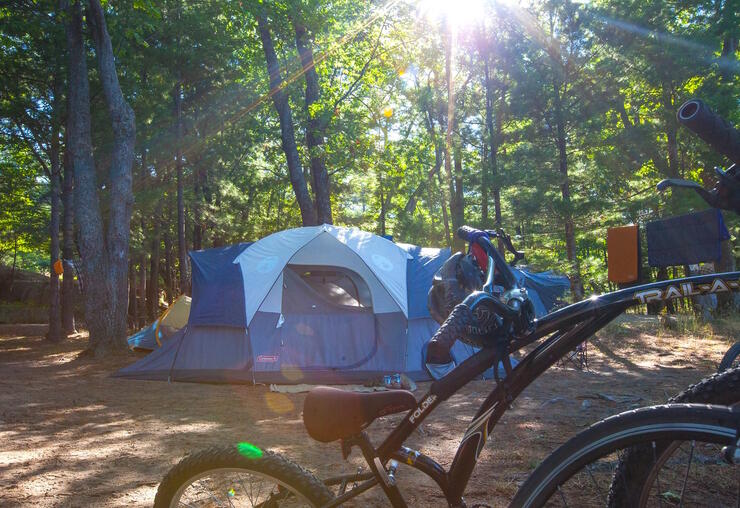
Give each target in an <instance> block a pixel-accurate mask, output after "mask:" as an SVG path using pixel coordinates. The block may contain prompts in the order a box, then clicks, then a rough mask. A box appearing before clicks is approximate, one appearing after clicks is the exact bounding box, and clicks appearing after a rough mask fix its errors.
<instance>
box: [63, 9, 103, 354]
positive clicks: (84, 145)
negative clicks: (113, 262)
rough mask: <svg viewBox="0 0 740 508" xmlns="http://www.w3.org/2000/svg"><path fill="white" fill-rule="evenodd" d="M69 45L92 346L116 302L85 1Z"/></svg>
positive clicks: (72, 143)
mask: <svg viewBox="0 0 740 508" xmlns="http://www.w3.org/2000/svg"><path fill="white" fill-rule="evenodd" d="M67 46H68V50H69V86H68V93H69V111H68V112H67V114H68V115H69V118H68V122H67V129H68V142H69V145H68V146H67V150H69V152H70V154H71V156H70V159H71V161H72V167H73V170H74V176H75V196H74V201H75V215H76V219H77V224H78V226H79V228H80V236H79V240H80V255H81V256H82V277H83V285H84V295H83V296H84V302H85V320H86V324H87V327H88V329H89V331H90V349H91V350H93V351H95V349H96V346H97V344H98V343H101V342H102V341H105V340H106V339H108V338H109V331H110V325H111V324H112V323H111V321H112V320H111V317H112V315H111V304H112V303H113V302H112V301H111V300H110V298H109V297H110V294H109V290H108V284H107V283H109V282H112V281H110V280H108V278H109V275H108V270H107V266H106V265H107V262H106V259H105V253H104V251H103V246H104V240H103V223H102V219H101V216H100V206H99V203H98V191H97V189H98V186H97V181H96V175H95V163H94V160H93V154H92V142H91V137H90V129H91V127H90V88H89V83H88V79H87V62H86V58H85V56H86V55H85V48H84V41H83V38H82V9H81V6H80V3H79V1H77V2H74V3H73V4H72V5H71V7H70V13H69V20H68V23H67Z"/></svg>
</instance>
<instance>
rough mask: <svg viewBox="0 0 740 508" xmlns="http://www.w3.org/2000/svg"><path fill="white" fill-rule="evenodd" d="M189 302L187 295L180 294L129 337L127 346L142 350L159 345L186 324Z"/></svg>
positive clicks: (188, 316)
mask: <svg viewBox="0 0 740 508" xmlns="http://www.w3.org/2000/svg"><path fill="white" fill-rule="evenodd" d="M190 303H191V299H190V297H189V296H185V295H182V296H180V297H179V298H178V299H177V300H175V301H174V302H172V305H170V306H169V308H168V309H167V310H166V311H164V312H163V313H162V315H161V316H159V318H158V319H157V320H156V321H154V322H153V323H152V324H150V325H149V326H147V327H146V328H144V329H142V330H139V331H138V332H137V333H135V334H134V335H132V336H131V337H129V338H128V344H129V347H130V348H131V349H134V350H144V351H151V350H153V349H156V348H157V347H160V346H161V345H162V343H163V342H164V341H166V340H167V339H168V338H169V337H171V336H172V335H173V334H174V333H175V332H177V331H178V330H181V329H183V328H184V327H185V325H187V324H188V319H189V318H190Z"/></svg>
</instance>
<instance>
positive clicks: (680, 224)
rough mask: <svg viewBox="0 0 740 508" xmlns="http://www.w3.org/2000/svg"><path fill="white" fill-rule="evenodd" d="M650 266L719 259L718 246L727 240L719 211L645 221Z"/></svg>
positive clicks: (689, 263)
mask: <svg viewBox="0 0 740 508" xmlns="http://www.w3.org/2000/svg"><path fill="white" fill-rule="evenodd" d="M645 230H646V232H647V243H648V263H649V264H650V266H676V265H693V264H697V263H702V262H707V261H717V260H718V259H719V258H720V243H721V242H722V241H724V240H728V239H729V238H730V233H729V232H728V231H727V227H726V226H725V222H724V219H723V217H722V212H720V211H719V210H718V209H716V208H710V209H709V210H704V211H703V212H696V213H690V214H686V215H679V216H678V217H671V218H670V219H663V220H656V221H653V222H648V223H647V225H646V227H645Z"/></svg>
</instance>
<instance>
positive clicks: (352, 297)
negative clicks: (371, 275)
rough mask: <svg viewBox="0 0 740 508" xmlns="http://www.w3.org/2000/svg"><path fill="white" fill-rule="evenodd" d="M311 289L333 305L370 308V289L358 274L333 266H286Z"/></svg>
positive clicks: (371, 302)
mask: <svg viewBox="0 0 740 508" xmlns="http://www.w3.org/2000/svg"><path fill="white" fill-rule="evenodd" d="M288 268H289V269H290V270H292V271H293V272H294V273H295V274H297V275H298V276H299V277H300V278H301V280H303V282H305V283H306V284H307V285H308V286H309V287H311V289H313V290H314V291H315V292H316V293H318V294H319V295H321V296H322V297H323V298H324V299H325V300H326V301H328V302H330V303H332V304H334V305H343V306H347V307H362V308H368V309H370V308H372V306H373V301H372V297H371V295H370V288H369V287H368V285H367V283H366V282H365V281H364V280H363V278H362V277H360V275H359V274H357V273H355V272H354V271H352V270H349V269H347V268H342V267H335V266H313V265H288Z"/></svg>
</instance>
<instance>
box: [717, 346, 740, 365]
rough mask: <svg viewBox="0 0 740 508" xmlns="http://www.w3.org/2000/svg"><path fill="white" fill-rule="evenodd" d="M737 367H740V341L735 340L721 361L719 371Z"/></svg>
mask: <svg viewBox="0 0 740 508" xmlns="http://www.w3.org/2000/svg"><path fill="white" fill-rule="evenodd" d="M737 367H740V342H735V343H734V344H733V345H732V346H731V347H730V349H728V350H727V352H726V353H725V356H724V357H723V358H722V361H721V362H719V367H718V369H717V370H718V371H719V372H723V371H725V370H728V369H734V368H737Z"/></svg>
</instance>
